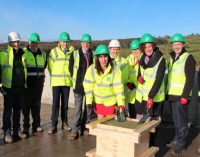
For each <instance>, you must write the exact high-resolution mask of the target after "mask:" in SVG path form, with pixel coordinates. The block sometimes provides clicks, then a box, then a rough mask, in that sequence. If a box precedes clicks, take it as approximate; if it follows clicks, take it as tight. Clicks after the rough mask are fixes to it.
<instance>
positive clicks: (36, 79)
mask: <svg viewBox="0 0 200 157" xmlns="http://www.w3.org/2000/svg"><path fill="white" fill-rule="evenodd" d="M27 49H28V51H29V52H31V53H32V54H33V56H34V58H35V62H36V65H37V60H36V57H37V55H42V51H41V50H40V49H38V51H37V53H34V52H32V51H31V49H30V48H29V47H27ZM46 66H47V59H46V60H45V65H44V68H40V67H36V68H35V67H29V68H27V72H37V73H39V72H45V68H46ZM44 79H45V76H27V87H28V88H43V86H44Z"/></svg>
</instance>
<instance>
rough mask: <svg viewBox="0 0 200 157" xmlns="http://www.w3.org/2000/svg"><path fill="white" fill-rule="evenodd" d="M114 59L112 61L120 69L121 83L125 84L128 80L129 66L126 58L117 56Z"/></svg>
mask: <svg viewBox="0 0 200 157" xmlns="http://www.w3.org/2000/svg"><path fill="white" fill-rule="evenodd" d="M114 61H115V62H114V63H115V64H116V65H117V66H118V67H119V68H120V70H121V74H122V75H121V78H122V83H123V84H124V85H125V84H126V83H127V81H128V72H129V66H128V63H127V60H126V59H125V58H124V57H120V56H117V57H115V58H114Z"/></svg>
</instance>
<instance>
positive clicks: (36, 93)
mask: <svg viewBox="0 0 200 157" xmlns="http://www.w3.org/2000/svg"><path fill="white" fill-rule="evenodd" d="M42 91H43V88H26V89H25V92H24V104H23V106H22V113H23V115H24V125H23V127H24V129H29V127H30V124H29V123H30V112H31V115H32V118H33V123H32V130H33V131H36V129H37V127H40V121H41V119H40V109H41V97H42Z"/></svg>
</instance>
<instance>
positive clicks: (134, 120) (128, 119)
mask: <svg viewBox="0 0 200 157" xmlns="http://www.w3.org/2000/svg"><path fill="white" fill-rule="evenodd" d="M126 120H127V121H132V122H139V119H133V118H128V117H127V118H126Z"/></svg>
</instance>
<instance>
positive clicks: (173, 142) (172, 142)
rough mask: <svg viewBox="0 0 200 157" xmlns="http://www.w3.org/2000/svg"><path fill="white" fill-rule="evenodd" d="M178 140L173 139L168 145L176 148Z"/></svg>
mask: <svg viewBox="0 0 200 157" xmlns="http://www.w3.org/2000/svg"><path fill="white" fill-rule="evenodd" d="M176 143H177V142H176V141H171V142H170V143H168V144H166V146H167V147H169V148H172V149H174V148H175V147H176Z"/></svg>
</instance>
